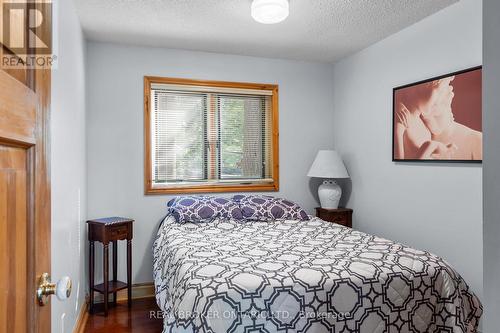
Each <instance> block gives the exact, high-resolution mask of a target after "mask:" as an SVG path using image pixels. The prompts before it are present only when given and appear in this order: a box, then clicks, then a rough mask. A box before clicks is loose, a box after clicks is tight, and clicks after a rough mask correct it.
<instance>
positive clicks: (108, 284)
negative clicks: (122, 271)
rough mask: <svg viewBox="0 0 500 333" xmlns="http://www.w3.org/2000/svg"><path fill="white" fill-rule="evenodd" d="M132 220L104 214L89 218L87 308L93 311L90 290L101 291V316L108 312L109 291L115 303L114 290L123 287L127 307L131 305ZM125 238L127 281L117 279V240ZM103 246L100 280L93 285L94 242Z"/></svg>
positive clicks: (91, 291)
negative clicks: (99, 216)
mask: <svg viewBox="0 0 500 333" xmlns="http://www.w3.org/2000/svg"><path fill="white" fill-rule="evenodd" d="M132 222H134V220H132V219H129V218H125V217H106V218H102V219H96V220H89V221H87V224H88V226H89V229H88V235H89V243H90V244H89V252H90V253H89V286H90V288H89V289H90V309H89V312H90V313H93V312H94V292H95V291H97V292H99V293H101V294H102V295H103V297H104V316H107V315H108V294H110V293H113V303H114V304H116V292H117V291H118V290H122V289H125V288H127V298H128V306H129V307H131V306H132V235H133V233H132ZM119 240H127V283H125V282H122V281H118V279H117V277H116V276H117V269H118V267H117V259H118V252H117V250H118V248H117V245H118V241H119ZM96 241H97V242H101V243H102V245H103V260H102V261H103V270H102V271H103V280H104V281H103V283H101V284H98V285H94V242H96ZM110 242H112V243H113V280H111V281H109V274H108V266H109V264H108V261H109V260H108V257H109V255H108V246H109V243H110Z"/></svg>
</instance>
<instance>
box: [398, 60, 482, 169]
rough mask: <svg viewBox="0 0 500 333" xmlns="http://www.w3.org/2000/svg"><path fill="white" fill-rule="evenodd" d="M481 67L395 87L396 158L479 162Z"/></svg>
mask: <svg viewBox="0 0 500 333" xmlns="http://www.w3.org/2000/svg"><path fill="white" fill-rule="evenodd" d="M481 80H482V68H481V67H474V68H469V69H466V70H463V71H459V72H455V73H450V74H446V75H442V76H439V77H435V78H431V79H428V80H424V81H420V82H416V83H412V84H408V85H404V86H401V87H397V88H394V91H393V110H392V116H393V122H392V127H393V137H392V160H393V161H395V162H403V161H411V162H416V161H427V162H429V161H436V162H437V161H439V162H462V163H463V162H472V163H481V162H482V158H483V134H482V81H481Z"/></svg>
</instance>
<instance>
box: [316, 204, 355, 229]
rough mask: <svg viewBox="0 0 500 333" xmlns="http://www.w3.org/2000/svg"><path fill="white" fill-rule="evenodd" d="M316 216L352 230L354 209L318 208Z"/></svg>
mask: <svg viewBox="0 0 500 333" xmlns="http://www.w3.org/2000/svg"><path fill="white" fill-rule="evenodd" d="M316 216H317V217H319V218H320V219H322V220H324V221H328V222H333V223H337V224H340V225H343V226H344V227H349V228H352V209H349V208H337V209H326V208H321V207H317V208H316Z"/></svg>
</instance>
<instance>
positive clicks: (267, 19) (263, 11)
mask: <svg viewBox="0 0 500 333" xmlns="http://www.w3.org/2000/svg"><path fill="white" fill-rule="evenodd" d="M288 12H289V4H288V0H253V2H252V13H251V14H252V17H253V18H254V20H255V21H257V22H259V23H263V24H273V23H279V22H281V21H283V20H284V19H286V18H287V17H288Z"/></svg>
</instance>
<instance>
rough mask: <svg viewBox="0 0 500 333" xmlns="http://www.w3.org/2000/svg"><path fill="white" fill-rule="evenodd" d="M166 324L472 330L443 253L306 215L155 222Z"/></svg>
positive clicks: (177, 327)
mask: <svg viewBox="0 0 500 333" xmlns="http://www.w3.org/2000/svg"><path fill="white" fill-rule="evenodd" d="M153 257H154V260H153V275H154V282H155V292H156V300H157V303H158V305H159V307H160V308H161V310H162V312H163V318H164V319H163V320H164V332H309V333H319V332H362V333H363V332H366V333H378V332H476V330H477V326H478V322H479V319H480V317H481V314H482V306H481V303H480V301H479V300H478V298H477V297H476V296H475V295H474V294H473V293H472V292H471V290H470V288H469V287H468V285H467V284H466V282H465V281H464V280H463V279H462V278H461V277H460V275H459V274H458V273H457V272H455V271H454V270H453V268H451V267H450V265H448V264H447V263H446V262H445V261H444V260H443V259H441V258H439V257H437V256H435V255H433V254H431V253H428V252H424V251H419V250H415V249H412V248H409V247H407V246H404V245H402V244H398V243H395V242H392V241H389V240H386V239H383V238H379V237H376V236H372V235H368V234H365V233H362V232H358V231H355V230H352V229H349V228H346V227H343V226H340V225H336V224H333V223H330V222H325V221H322V220H320V219H318V218H311V220H309V221H272V222H246V223H242V222H237V221H233V220H215V221H213V222H210V223H203V224H193V223H186V224H178V223H175V220H174V218H173V217H171V216H167V218H166V219H165V220H164V221H163V223H162V225H161V226H160V228H159V230H158V233H157V237H156V239H155V242H154V245H153Z"/></svg>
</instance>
